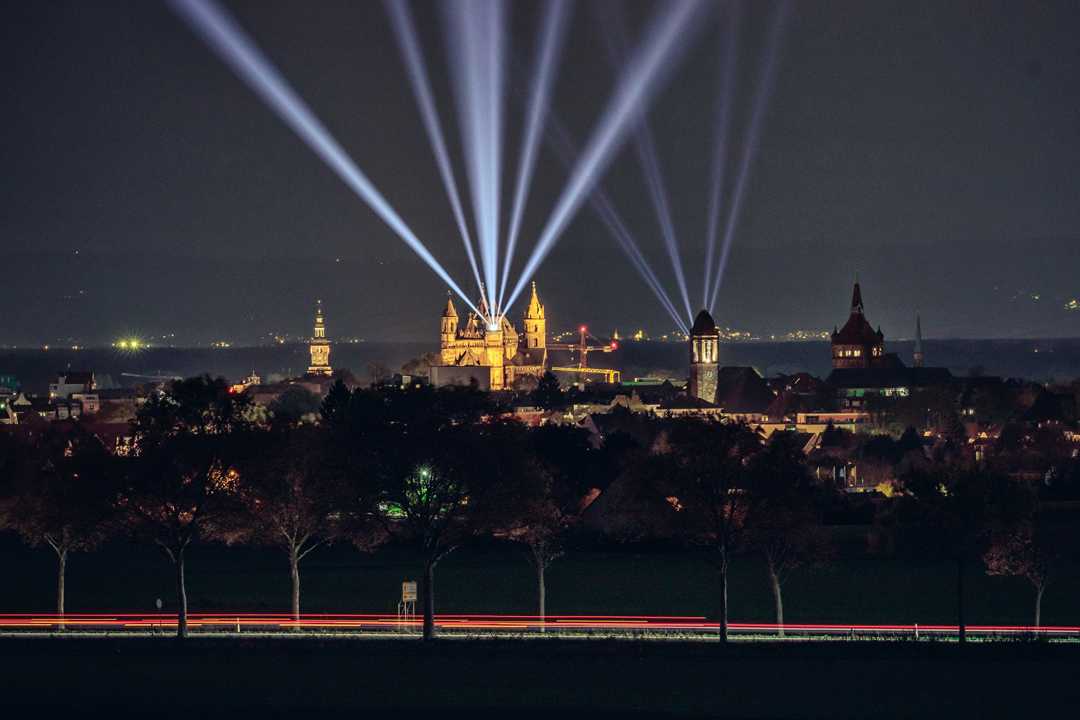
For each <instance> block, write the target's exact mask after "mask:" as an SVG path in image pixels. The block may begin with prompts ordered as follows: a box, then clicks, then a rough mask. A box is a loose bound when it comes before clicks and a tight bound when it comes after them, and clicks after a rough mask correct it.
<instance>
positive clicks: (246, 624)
mask: <svg viewBox="0 0 1080 720" xmlns="http://www.w3.org/2000/svg"><path fill="white" fill-rule="evenodd" d="M421 622H422V620H421V618H419V617H418V616H415V615H414V616H411V617H409V618H401V617H398V616H397V615H394V614H379V613H354V614H348V613H333V614H329V613H326V614H324V613H307V614H304V615H302V616H301V618H300V620H293V619H292V617H291V616H290V615H289V614H288V613H250V612H248V613H244V612H241V613H236V612H233V613H191V614H189V616H188V627H189V629H190V630H191V631H192V632H193V633H195V632H200V631H201V632H212V633H215V634H216V633H230V632H232V633H278V632H286V631H295V630H297V629H302V630H306V631H309V632H312V633H320V634H321V633H349V634H365V633H366V634H379V635H385V634H387V633H397V634H402V635H410V634H413V633H417V632H419V630H420V625H421ZM435 622H436V626H437V628H438V629H439V630H440V631H442V632H447V633H455V634H471V633H476V634H483V635H488V636H490V635H507V636H519V635H522V634H533V633H538V632H539V631H540V630H541V629H543V630H544V631H546V632H548V633H557V634H560V635H574V634H576V635H595V634H599V635H604V636H610V635H620V634H625V635H632V636H642V635H645V636H655V637H663V636H665V635H666V636H671V637H679V638H686V637H687V636H699V637H701V638H702V639H707V638H710V637H714V636H715V635H716V634H717V631H718V625H717V623H716V622H715V621H710V620H708V619H706V618H705V617H703V616H676V615H549V616H548V617H547V618H546V621H544V622H541V621H540V619H539V618H538V617H536V616H531V615H498V614H472V615H465V614H440V615H437V616H436V618H435ZM61 626H62V627H63V629H65V630H67V631H80V632H89V633H124V634H142V633H145V634H147V635H152V634H156V633H160V632H169V631H172V630H175V628H176V615H175V614H172V613H70V614H68V615H65V616H64V617H63V618H61V617H59V616H57V615H51V614H37V613H5V614H0V633H24V632H34V631H38V632H52V631H54V630H56V629H58V628H60V627H61ZM729 631H730V633H731V634H732V635H733V636H735V637H738V636H742V637H762V636H778V635H779V631H778V627H777V626H776V625H774V624H768V623H738V622H733V623H730V624H729ZM967 631H968V634H969V635H970V636H972V637H983V638H991V637H993V638H998V637H1001V638H1004V637H1030V636H1033V635H1038V636H1045V637H1051V638H1080V626H1044V627H1039V628H1035V627H1031V626H1024V625H969V626H968V627H967ZM784 633H785V636H787V637H795V638H803V639H811V638H818V639H835V638H844V639H878V638H887V637H892V638H898V639H900V638H907V639H930V638H942V639H944V638H951V637H955V636H956V634H957V628H956V626H955V625H860V624H852V625H844V624H807V623H792V624H787V625H784Z"/></svg>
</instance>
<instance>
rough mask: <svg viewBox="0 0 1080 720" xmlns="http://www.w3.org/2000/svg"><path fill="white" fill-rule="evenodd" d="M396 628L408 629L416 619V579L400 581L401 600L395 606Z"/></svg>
mask: <svg viewBox="0 0 1080 720" xmlns="http://www.w3.org/2000/svg"><path fill="white" fill-rule="evenodd" d="M397 618H398V629H399V630H408V629H409V626H410V625H411V624H413V622H414V621H415V620H416V581H415V580H406V581H405V582H403V583H401V600H400V601H399V602H398V606H397Z"/></svg>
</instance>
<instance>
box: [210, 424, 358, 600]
mask: <svg viewBox="0 0 1080 720" xmlns="http://www.w3.org/2000/svg"><path fill="white" fill-rule="evenodd" d="M251 439H252V440H253V443H252V447H250V448H249V449H248V451H246V452H245V453H244V456H245V459H244V461H242V462H241V464H240V474H239V487H238V495H239V499H240V502H241V507H242V508H243V512H242V513H240V514H239V515H237V516H235V517H234V518H233V519H232V521H231V522H226V524H225V525H224V526H223V528H222V530H223V534H224V539H225V540H226V541H228V542H236V541H248V542H255V543H259V544H266V545H271V546H274V547H279V548H281V549H282V550H283V551H284V552H285V555H286V558H287V559H288V563H289V577H290V580H291V583H292V596H291V597H292V602H291V612H292V617H293V620H294V621H299V620H300V562H301V561H302V560H303V559H304V558H306V557H307V556H308V555H309V554H310V553H311V552H313V551H314V550H316V549H317V548H319V547H320V546H322V545H323V544H325V543H328V542H330V541H332V540H333V539H334V538H335V537H336V536H337V535H338V533H339V532H340V531H341V523H340V522H339V520H340V512H339V507H338V502H337V501H338V488H337V486H336V484H335V478H334V476H333V474H332V472H330V468H329V467H328V465H327V462H326V455H327V453H326V450H327V447H326V445H325V443H324V442H323V437H322V433H321V431H320V430H319V429H318V428H316V427H312V426H299V427H290V428H278V429H275V430H271V431H268V432H263V433H259V434H257V435H255V436H253V437H252V438H251Z"/></svg>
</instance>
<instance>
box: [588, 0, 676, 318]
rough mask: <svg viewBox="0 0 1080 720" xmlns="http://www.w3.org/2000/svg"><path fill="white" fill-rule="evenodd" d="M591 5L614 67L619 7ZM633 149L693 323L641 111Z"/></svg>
mask: <svg viewBox="0 0 1080 720" xmlns="http://www.w3.org/2000/svg"><path fill="white" fill-rule="evenodd" d="M595 7H597V8H598V10H597V19H598V20H599V22H600V25H601V30H602V35H603V38H604V41H605V42H604V45H605V47H606V49H607V54H608V61H609V62H610V63H611V66H612V67H613V68H615V69H618V68H620V67H622V65H623V63H625V62H626V54H627V45H628V44H629V41H628V39H627V32H626V20H625V18H624V17H623V14H622V12H621V7H622V6H621V5H617V4H615V5H611V6H610V12H606V13H602V12H601V11H600V6H599V5H597V6H595ZM634 149H635V150H636V153H637V158H638V164H639V165H641V171H642V175H643V176H644V178H645V187H646V189H647V190H648V191H649V199H650V200H651V201H652V206H653V211H654V212H655V213H656V221H657V224H658V225H659V226H660V238H661V240H663V243H664V249H665V250H666V251H667V255H668V260H670V261H671V269H672V272H674V274H675V282H676V284H677V285H678V286H679V292H680V294H681V295H682V301H683V305H684V306H685V309H686V317H687V319H688V320H690V321H691V322H693V319H694V312H693V310H692V309H691V307H690V295H689V292H688V290H687V286H686V275H685V274H684V271H683V262H682V254H681V253H680V251H679V240H678V236H677V235H676V232H675V222H674V221H673V220H672V217H671V204H670V202H669V201H668V192H667V186H666V183H665V182H664V173H663V171H662V170H661V168H660V158H659V157H658V156H657V153H656V141H655V139H654V137H653V132H652V127H651V126H650V125H649V116H648V113H647V112H644V111H643V112H642V113H641V115H640V117H639V118H638V121H637V124H636V126H635V127H634Z"/></svg>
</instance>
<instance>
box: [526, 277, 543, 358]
mask: <svg viewBox="0 0 1080 720" xmlns="http://www.w3.org/2000/svg"><path fill="white" fill-rule="evenodd" d="M525 347H527V348H529V349H532V348H545V347H547V320H546V319H545V317H544V306H543V305H541V304H540V298H539V297H538V296H537V294H536V281H535V280H534V281H533V284H532V297H530V298H529V306H528V307H527V308H525Z"/></svg>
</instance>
